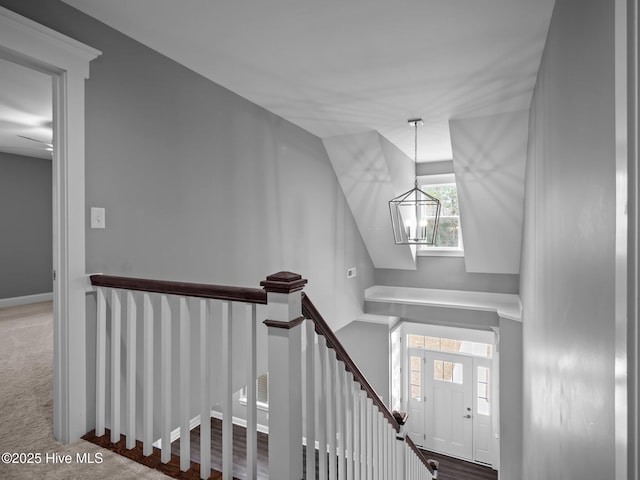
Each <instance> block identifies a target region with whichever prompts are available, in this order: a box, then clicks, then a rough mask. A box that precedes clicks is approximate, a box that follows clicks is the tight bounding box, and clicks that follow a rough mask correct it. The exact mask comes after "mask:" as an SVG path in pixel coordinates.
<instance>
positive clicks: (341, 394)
mask: <svg viewBox="0 0 640 480" xmlns="http://www.w3.org/2000/svg"><path fill="white" fill-rule="evenodd" d="M344 373H345V368H344V363H343V362H341V361H338V362H337V370H336V374H337V376H338V378H337V381H336V390H337V391H336V401H337V410H338V411H337V414H338V416H337V420H338V427H337V429H336V430H337V433H338V447H337V448H338V478H339V479H341V480H342V479H344V478H345V477H346V473H345V467H346V463H345V462H346V460H345V448H346V445H345V443H346V442H345V436H346V431H345V430H346V428H345V417H346V414H345V408H346V396H345V388H344Z"/></svg>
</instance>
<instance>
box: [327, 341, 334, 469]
mask: <svg viewBox="0 0 640 480" xmlns="http://www.w3.org/2000/svg"><path fill="white" fill-rule="evenodd" d="M327 353H328V356H327V369H328V372H329V376H328V382H327V383H326V385H325V388H326V396H327V417H326V421H327V438H328V439H329V480H336V478H337V471H336V388H335V386H336V353H335V350H333V349H329V350H328V352H327Z"/></svg>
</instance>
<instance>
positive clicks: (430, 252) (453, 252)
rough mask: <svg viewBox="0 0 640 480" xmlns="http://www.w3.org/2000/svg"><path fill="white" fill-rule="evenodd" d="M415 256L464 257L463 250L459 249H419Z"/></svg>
mask: <svg viewBox="0 0 640 480" xmlns="http://www.w3.org/2000/svg"><path fill="white" fill-rule="evenodd" d="M416 254H417V255H418V256H419V257H464V250H461V249H459V248H421V249H419V250H418V251H417V253H416Z"/></svg>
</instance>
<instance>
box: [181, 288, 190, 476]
mask: <svg viewBox="0 0 640 480" xmlns="http://www.w3.org/2000/svg"><path fill="white" fill-rule="evenodd" d="M190 323H191V319H190V318H189V305H188V304H187V299H186V297H180V470H182V471H183V472H186V471H187V470H189V468H190V467H191V435H190V432H191V429H190V428H189V424H190V420H191V381H190V380H191V378H190V376H191V361H190V359H191V328H190Z"/></svg>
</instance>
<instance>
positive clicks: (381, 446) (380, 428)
mask: <svg viewBox="0 0 640 480" xmlns="http://www.w3.org/2000/svg"><path fill="white" fill-rule="evenodd" d="M384 422H385V420H384V415H382V412H380V411H378V470H379V472H380V478H381V479H384V478H385V474H384V468H385V465H386V464H385V463H384V427H385V425H384Z"/></svg>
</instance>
